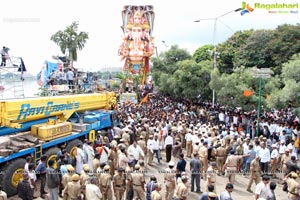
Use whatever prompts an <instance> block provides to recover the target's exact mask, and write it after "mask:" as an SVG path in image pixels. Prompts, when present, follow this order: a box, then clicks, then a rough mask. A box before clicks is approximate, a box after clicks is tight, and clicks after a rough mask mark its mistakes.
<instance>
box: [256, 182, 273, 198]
mask: <svg viewBox="0 0 300 200" xmlns="http://www.w3.org/2000/svg"><path fill="white" fill-rule="evenodd" d="M269 181H270V179H267V178H265V177H263V180H262V181H261V182H260V183H259V184H257V185H256V188H255V199H259V198H264V199H267V198H268V197H269V195H270V193H271V190H270V184H269Z"/></svg>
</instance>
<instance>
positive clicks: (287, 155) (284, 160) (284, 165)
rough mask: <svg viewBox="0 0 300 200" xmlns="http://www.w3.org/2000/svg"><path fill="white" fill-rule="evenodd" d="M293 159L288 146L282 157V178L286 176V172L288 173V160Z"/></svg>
mask: <svg viewBox="0 0 300 200" xmlns="http://www.w3.org/2000/svg"><path fill="white" fill-rule="evenodd" d="M290 159H291V156H290V152H289V150H288V149H287V148H286V149H285V154H284V155H283V156H282V157H281V173H282V175H283V176H282V177H281V180H282V179H283V178H284V174H287V162H288V161H289V160H290Z"/></svg>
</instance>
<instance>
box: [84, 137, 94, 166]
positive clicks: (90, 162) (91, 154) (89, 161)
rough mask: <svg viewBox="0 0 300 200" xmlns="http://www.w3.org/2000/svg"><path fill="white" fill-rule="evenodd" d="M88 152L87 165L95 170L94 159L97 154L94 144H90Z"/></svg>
mask: <svg viewBox="0 0 300 200" xmlns="http://www.w3.org/2000/svg"><path fill="white" fill-rule="evenodd" d="M86 151H87V164H88V165H89V168H90V169H91V170H93V160H94V157H95V152H94V148H93V143H92V142H88V146H87V148H86Z"/></svg>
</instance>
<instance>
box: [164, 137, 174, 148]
mask: <svg viewBox="0 0 300 200" xmlns="http://www.w3.org/2000/svg"><path fill="white" fill-rule="evenodd" d="M173 144H174V140H173V137H172V136H171V135H168V136H167V137H166V139H165V148H166V146H167V145H173Z"/></svg>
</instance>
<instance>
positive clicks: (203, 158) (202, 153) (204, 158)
mask: <svg viewBox="0 0 300 200" xmlns="http://www.w3.org/2000/svg"><path fill="white" fill-rule="evenodd" d="M199 157H200V162H201V175H202V176H203V174H204V178H205V179H206V173H204V172H206V170H207V168H208V149H207V142H206V141H204V142H203V146H202V147H201V148H200V150H199Z"/></svg>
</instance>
